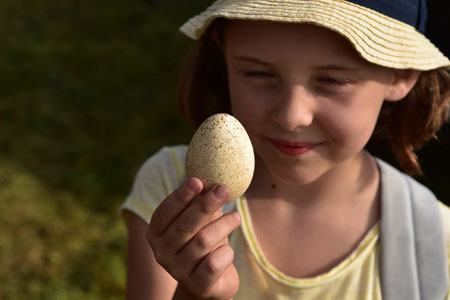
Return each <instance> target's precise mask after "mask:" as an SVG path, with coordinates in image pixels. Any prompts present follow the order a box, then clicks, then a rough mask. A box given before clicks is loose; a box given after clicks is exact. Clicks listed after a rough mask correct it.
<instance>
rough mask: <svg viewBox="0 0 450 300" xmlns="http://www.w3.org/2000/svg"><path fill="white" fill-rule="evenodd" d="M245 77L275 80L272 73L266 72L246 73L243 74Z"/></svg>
mask: <svg viewBox="0 0 450 300" xmlns="http://www.w3.org/2000/svg"><path fill="white" fill-rule="evenodd" d="M243 74H244V76H245V77H250V78H274V76H273V75H272V74H271V73H268V72H264V71H245V72H243Z"/></svg>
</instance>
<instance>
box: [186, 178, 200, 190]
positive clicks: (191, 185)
mask: <svg viewBox="0 0 450 300" xmlns="http://www.w3.org/2000/svg"><path fill="white" fill-rule="evenodd" d="M187 185H188V188H189V189H190V190H191V191H193V192H197V191H198V185H197V183H196V182H195V179H193V178H192V177H191V178H189V179H188V182H187Z"/></svg>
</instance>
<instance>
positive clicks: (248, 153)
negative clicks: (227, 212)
mask: <svg viewBox="0 0 450 300" xmlns="http://www.w3.org/2000/svg"><path fill="white" fill-rule="evenodd" d="M254 169H255V155H254V153H253V147H252V143H251V142H250V138H249V137H248V134H247V132H246V131H245V129H244V127H243V126H242V124H241V123H239V121H238V120H237V119H236V118H234V117H233V116H231V115H228V114H224V113H220V114H215V115H212V116H211V117H209V118H208V119H206V120H205V121H204V122H203V123H202V124H201V125H200V127H199V128H198V129H197V131H196V132H195V134H194V136H193V137H192V140H191V142H190V143H189V147H188V149H187V153H186V175H187V177H188V178H189V177H193V176H195V177H198V178H200V179H201V180H202V182H203V184H204V185H205V187H206V188H207V189H208V188H210V187H211V186H213V185H215V184H225V185H226V186H228V188H229V189H230V192H231V196H230V201H232V200H235V199H237V198H239V197H240V196H242V194H244V192H245V191H246V190H247V188H248V187H249V185H250V182H251V180H252V177H253V171H254Z"/></svg>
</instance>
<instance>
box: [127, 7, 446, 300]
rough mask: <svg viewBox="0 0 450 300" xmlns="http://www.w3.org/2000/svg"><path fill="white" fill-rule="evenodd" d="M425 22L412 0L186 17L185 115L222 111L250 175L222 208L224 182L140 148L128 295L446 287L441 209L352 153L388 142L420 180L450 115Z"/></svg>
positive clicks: (403, 179) (275, 294)
mask: <svg viewBox="0 0 450 300" xmlns="http://www.w3.org/2000/svg"><path fill="white" fill-rule="evenodd" d="M425 17H426V5H425V3H424V1H413V0H401V1H400V0H398V1H361V0H360V1H344V0H308V1H306V0H296V1H293V0H291V1H281V0H277V1H272V0H264V1H263V0H228V1H227V0H225V1H224V0H219V1H216V2H215V3H213V4H212V6H211V7H210V8H208V9H207V10H206V11H205V12H203V13H202V14H200V15H198V16H196V17H194V18H192V19H191V20H189V21H188V22H187V23H186V24H185V25H184V26H183V27H182V28H181V29H182V31H183V32H184V33H186V34H187V35H188V36H190V37H192V38H195V39H198V40H199V42H198V44H197V48H196V50H195V51H194V54H193V55H192V57H191V58H190V61H189V63H188V65H187V66H186V71H185V73H184V77H183V82H182V89H181V101H182V103H183V106H184V110H185V114H186V116H187V118H188V119H189V120H190V121H191V123H192V124H193V126H194V128H195V127H197V126H199V124H200V123H201V122H202V121H203V120H204V119H206V118H207V117H208V116H209V115H210V114H211V113H215V112H227V113H231V114H233V115H234V116H235V117H236V118H237V119H238V120H239V121H240V122H241V123H242V124H243V125H244V127H245V128H246V130H247V132H248V134H249V136H250V139H251V141H252V144H253V147H254V150H255V156H256V167H255V173H254V177H253V180H252V183H251V185H250V187H249V189H248V190H247V192H246V194H245V195H244V196H243V197H241V198H240V199H237V200H236V201H235V202H232V203H234V204H232V205H233V206H232V207H231V208H228V207H227V208H225V209H224V208H223V205H224V203H225V202H227V200H234V199H228V198H229V190H228V189H227V187H226V186H221V185H219V186H216V187H214V188H212V189H211V190H205V189H204V188H203V185H202V182H201V181H200V180H199V179H198V178H185V175H184V155H185V151H186V146H176V147H165V148H163V149H162V150H161V151H159V152H158V153H156V154H155V155H154V156H153V157H151V158H150V159H149V160H148V161H147V162H146V163H145V164H144V165H143V166H142V168H141V170H140V171H139V173H138V175H137V177H136V180H135V183H134V187H133V190H132V192H131V194H130V196H129V197H128V198H127V200H126V202H125V203H124V205H123V212H124V215H125V216H126V222H127V226H128V231H129V240H128V249H129V250H128V283H127V297H128V299H158V300H159V299H232V298H234V299H321V300H324V299H325V300H327V299H397V300H398V299H427V300H429V299H445V298H446V297H448V296H447V294H448V275H447V273H448V264H447V258H448V250H447V244H448V241H449V238H450V223H449V222H450V211H449V209H448V208H447V207H445V206H444V205H442V204H439V205H436V203H438V201H436V200H435V199H434V197H433V195H432V194H431V192H429V191H428V190H427V189H426V188H424V187H423V186H421V185H420V184H419V183H417V182H416V181H414V180H413V179H412V178H411V177H409V176H408V175H406V174H405V173H400V172H399V171H397V170H395V169H394V168H393V167H391V166H389V165H388V164H387V163H385V162H383V161H382V160H380V159H377V158H374V157H373V156H371V155H370V154H369V153H368V152H367V151H366V150H365V146H366V144H367V143H368V141H369V140H370V139H371V137H372V136H373V135H375V136H379V137H383V138H386V139H387V140H388V141H389V143H390V145H391V147H392V151H393V153H394V154H395V156H396V157H397V158H398V161H399V164H400V165H401V166H402V168H403V169H404V171H405V172H406V173H409V174H411V175H417V174H421V169H420V166H419V164H418V161H417V158H416V156H415V151H416V150H417V149H418V148H419V147H421V146H422V145H424V144H425V143H426V142H427V141H429V140H430V139H431V138H433V137H434V136H435V134H436V132H437V131H438V129H439V127H440V126H441V124H442V123H443V122H445V120H446V118H447V114H448V106H449V95H448V91H449V86H450V78H449V75H448V73H447V72H446V69H445V68H447V67H448V66H450V62H449V60H448V59H447V58H446V57H445V56H444V55H442V54H441V53H440V52H439V50H438V49H436V48H435V47H434V46H433V45H432V44H431V43H430V42H429V41H428V40H427V39H426V38H425V36H424V35H423V29H424V26H425ZM436 211H437V213H436ZM224 212H225V213H224ZM148 222H149V224H148ZM239 225H241V226H240V228H239V229H238V230H235V229H236V228H237V227H239ZM232 232H233V233H232ZM430 245H432V247H429V246H430ZM447 299H450V298H447Z"/></svg>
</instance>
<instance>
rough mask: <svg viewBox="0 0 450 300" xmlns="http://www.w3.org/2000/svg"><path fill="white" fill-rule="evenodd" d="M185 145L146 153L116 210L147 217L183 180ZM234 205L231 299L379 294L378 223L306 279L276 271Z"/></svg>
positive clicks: (241, 206)
mask: <svg viewBox="0 0 450 300" xmlns="http://www.w3.org/2000/svg"><path fill="white" fill-rule="evenodd" d="M186 149H187V147H186V146H184V145H182V146H174V147H164V148H162V149H161V150H160V151H159V152H157V153H156V154H155V155H153V156H152V157H150V158H149V159H148V160H147V161H146V162H145V163H144V164H143V166H142V167H141V169H140V170H139V172H138V174H137V176H136V179H135V182H134V184H133V189H132V191H131V193H130V195H129V196H128V197H127V199H126V201H125V202H124V204H123V205H122V211H123V210H130V211H132V212H134V213H135V214H137V215H138V216H140V217H141V218H142V219H144V220H145V221H147V222H148V221H149V220H150V218H151V215H152V213H153V211H154V210H155V208H156V207H157V206H158V205H159V203H160V202H161V201H162V200H163V199H164V198H165V197H166V196H167V195H168V194H170V193H171V192H172V191H173V190H174V189H176V188H177V187H178V186H179V185H180V184H181V183H182V182H183V181H184V180H185V174H184V159H185V154H186ZM441 208H442V214H443V222H444V226H445V232H446V236H447V241H450V209H449V208H448V207H447V206H445V205H443V204H442V205H441ZM236 209H237V211H238V212H239V213H240V215H241V218H242V225H241V226H240V228H239V229H237V230H235V231H234V232H233V233H232V235H231V237H230V245H231V247H232V248H233V249H234V252H235V258H234V264H235V266H236V268H237V270H238V273H239V279H240V288H239V291H238V293H237V294H236V296H235V297H234V299H235V300H241V299H242V300H243V299H258V300H264V299H278V300H284V299H302V300H336V299H339V300H356V299H358V300H379V299H382V295H381V287H380V277H379V263H378V261H379V257H380V244H379V225H378V224H377V225H375V226H374V227H373V228H372V229H371V230H370V231H369V232H368V233H367V234H366V236H365V237H364V238H363V240H362V241H361V242H360V243H359V245H358V246H357V247H356V249H355V250H354V251H353V252H352V253H351V254H350V255H349V256H348V257H347V258H345V259H344V260H343V261H342V262H341V263H340V264H338V265H337V266H336V267H334V268H333V269H331V270H330V271H328V272H326V273H324V274H321V275H319V276H315V277H311V278H293V277H289V276H286V275H285V274H283V273H282V272H280V271H279V270H277V269H276V268H275V267H274V266H272V265H271V264H270V263H269V262H268V261H267V259H266V258H265V257H264V253H263V252H262V250H261V248H260V246H259V244H258V241H257V239H256V236H255V233H254V231H253V228H252V222H251V217H250V214H249V211H248V207H247V201H246V199H245V197H241V198H240V199H237V200H236ZM448 248H449V247H448ZM449 261H450V260H449ZM447 300H450V296H447Z"/></svg>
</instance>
